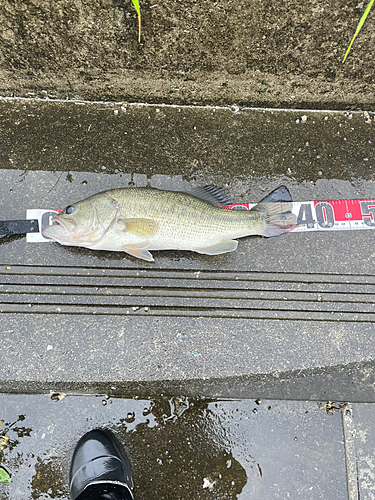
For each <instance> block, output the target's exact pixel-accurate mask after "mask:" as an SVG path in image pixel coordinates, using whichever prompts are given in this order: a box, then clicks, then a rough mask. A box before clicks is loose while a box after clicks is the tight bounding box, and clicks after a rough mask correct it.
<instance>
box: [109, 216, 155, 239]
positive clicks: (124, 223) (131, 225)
mask: <svg viewBox="0 0 375 500" xmlns="http://www.w3.org/2000/svg"><path fill="white" fill-rule="evenodd" d="M118 223H119V224H121V228H122V230H123V231H125V232H127V233H131V234H134V235H135V236H140V237H147V238H148V237H150V236H153V235H154V234H155V233H156V231H157V229H158V223H157V222H156V221H154V220H153V219H130V218H129V219H118Z"/></svg>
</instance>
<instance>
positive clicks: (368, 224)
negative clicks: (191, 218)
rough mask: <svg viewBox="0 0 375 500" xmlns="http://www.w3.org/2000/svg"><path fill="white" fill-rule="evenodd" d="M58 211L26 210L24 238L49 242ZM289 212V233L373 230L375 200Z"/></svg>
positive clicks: (309, 204)
mask: <svg viewBox="0 0 375 500" xmlns="http://www.w3.org/2000/svg"><path fill="white" fill-rule="evenodd" d="M255 205H256V203H254V204H249V203H236V204H233V205H226V206H225V208H228V209H233V210H250V209H251V208H252V207H254V206H255ZM60 212H61V210H40V209H37V210H27V212H26V217H27V219H32V220H37V221H38V225H39V231H38V232H35V231H33V232H28V233H27V235H26V241H27V242H29V243H36V242H38V243H42V242H48V241H51V240H50V239H49V238H46V237H45V236H43V234H42V231H43V229H44V228H45V227H47V226H50V225H51V224H52V222H51V219H52V217H54V216H55V215H57V214H59V213H60ZM292 212H293V213H294V214H295V215H296V216H297V222H298V224H299V225H298V226H297V227H296V228H295V229H293V230H292V231H290V232H293V233H301V232H303V233H304V232H306V231H342V230H352V229H375V199H371V200H369V199H366V200H328V201H300V202H298V201H294V202H293V209H292Z"/></svg>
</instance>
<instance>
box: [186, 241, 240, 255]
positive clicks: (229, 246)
mask: <svg viewBox="0 0 375 500" xmlns="http://www.w3.org/2000/svg"><path fill="white" fill-rule="evenodd" d="M237 246H238V241H237V240H229V241H219V243H216V245H212V246H211V247H206V248H197V249H196V250H194V252H197V253H204V254H206V255H219V254H221V253H227V252H234V250H236V249H237Z"/></svg>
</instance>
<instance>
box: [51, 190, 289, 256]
mask: <svg viewBox="0 0 375 500" xmlns="http://www.w3.org/2000/svg"><path fill="white" fill-rule="evenodd" d="M206 188H207V189H206ZM206 188H198V191H193V192H192V193H191V194H189V193H182V192H178V191H164V190H158V189H152V188H120V189H113V190H109V191H104V192H102V193H98V194H96V195H93V196H91V197H89V198H86V199H85V200H82V201H80V202H77V203H76V204H74V205H70V206H68V207H67V208H66V209H65V211H63V212H62V213H61V214H59V215H58V216H56V217H54V218H53V224H52V226H48V227H47V228H45V230H44V234H45V236H47V237H50V238H52V239H54V240H56V241H58V242H59V243H61V244H62V245H72V246H83V247H87V248H91V249H93V250H111V251H124V252H127V253H128V254H130V255H133V256H135V257H138V258H140V259H144V260H148V261H152V260H153V257H152V255H151V253H150V252H149V250H168V249H169V250H172V249H174V250H192V251H195V252H198V253H204V254H208V255H218V254H221V253H226V252H231V251H234V250H235V249H236V248H237V245H238V242H237V240H236V239H235V238H241V237H244V236H251V235H256V234H258V235H263V236H267V237H269V236H278V235H280V234H282V233H284V232H288V231H290V230H291V229H293V228H294V227H295V225H296V223H297V221H296V216H295V215H293V214H292V213H291V207H292V203H291V201H292V199H291V196H290V193H289V191H288V190H287V188H285V187H284V186H281V187H280V188H278V189H276V190H275V191H273V192H272V193H271V194H270V195H269V196H267V197H266V198H265V199H264V200H262V202H260V203H259V204H258V205H256V206H255V207H254V208H252V209H251V210H250V211H240V210H238V211H237V210H227V209H225V208H223V207H222V204H223V199H224V195H223V193H222V192H221V191H220V190H217V189H216V188H213V187H211V186H208V187H206ZM194 193H195V194H194Z"/></svg>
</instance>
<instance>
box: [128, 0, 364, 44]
mask: <svg viewBox="0 0 375 500" xmlns="http://www.w3.org/2000/svg"><path fill="white" fill-rule="evenodd" d="M371 1H372V2H373V1H374V0H371ZM132 4H133V5H134V8H135V10H136V12H137V14H138V42H140V41H141V9H140V8H139V2H138V0H132Z"/></svg>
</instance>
